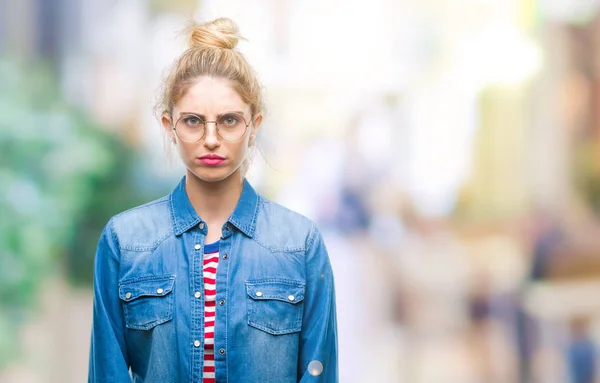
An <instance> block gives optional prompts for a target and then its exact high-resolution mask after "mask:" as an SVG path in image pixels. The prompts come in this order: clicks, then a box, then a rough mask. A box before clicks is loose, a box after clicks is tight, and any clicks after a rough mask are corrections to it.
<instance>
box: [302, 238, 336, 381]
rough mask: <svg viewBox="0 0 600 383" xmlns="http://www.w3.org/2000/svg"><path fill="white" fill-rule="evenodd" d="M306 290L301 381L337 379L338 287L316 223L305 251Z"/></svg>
mask: <svg viewBox="0 0 600 383" xmlns="http://www.w3.org/2000/svg"><path fill="white" fill-rule="evenodd" d="M305 259H306V291H305V295H304V316H303V320H302V331H301V334H300V337H301V339H300V357H299V360H298V363H299V364H298V377H299V382H300V383H309V382H320V383H336V382H338V365H337V363H338V358H337V320H336V307H335V288H334V282H333V272H332V269H331V263H330V261H329V255H328V254H327V249H326V248H325V244H324V242H323V237H322V235H321V233H320V232H319V230H318V229H317V228H316V227H315V226H313V229H312V232H311V234H310V236H309V239H308V250H307V253H306V258H305Z"/></svg>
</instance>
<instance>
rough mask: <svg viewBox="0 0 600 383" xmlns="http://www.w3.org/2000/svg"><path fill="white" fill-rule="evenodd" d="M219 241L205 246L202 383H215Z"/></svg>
mask: <svg viewBox="0 0 600 383" xmlns="http://www.w3.org/2000/svg"><path fill="white" fill-rule="evenodd" d="M218 264H219V241H217V242H215V243H211V244H209V245H205V246H204V263H203V266H202V273H203V277H204V371H203V372H202V383H215V306H216V296H217V290H216V278H217V266H218Z"/></svg>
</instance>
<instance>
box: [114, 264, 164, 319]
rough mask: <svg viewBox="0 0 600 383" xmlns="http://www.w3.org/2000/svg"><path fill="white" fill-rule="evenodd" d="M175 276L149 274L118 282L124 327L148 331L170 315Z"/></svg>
mask: <svg viewBox="0 0 600 383" xmlns="http://www.w3.org/2000/svg"><path fill="white" fill-rule="evenodd" d="M174 282H175V277H174V276H171V275H169V276H151V277H141V278H135V279H129V280H125V281H122V282H120V283H119V298H120V299H121V301H122V302H123V313H124V315H125V326H127V328H130V329H133V330H149V329H151V328H153V327H155V326H157V325H159V324H161V323H165V322H168V321H170V320H171V319H172V318H173V299H174V298H173V294H172V291H173V285H174Z"/></svg>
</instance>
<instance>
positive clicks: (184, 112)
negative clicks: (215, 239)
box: [162, 77, 262, 182]
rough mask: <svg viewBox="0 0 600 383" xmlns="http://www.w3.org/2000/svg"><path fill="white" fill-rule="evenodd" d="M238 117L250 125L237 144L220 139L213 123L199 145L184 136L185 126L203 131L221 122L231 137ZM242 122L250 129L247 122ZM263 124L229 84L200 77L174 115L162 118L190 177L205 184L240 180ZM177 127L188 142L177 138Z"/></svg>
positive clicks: (235, 141)
mask: <svg viewBox="0 0 600 383" xmlns="http://www.w3.org/2000/svg"><path fill="white" fill-rule="evenodd" d="M190 114H193V116H190ZM235 116H242V117H243V118H244V119H245V121H246V123H249V125H248V127H247V128H246V131H245V133H243V135H242V136H241V137H240V138H238V139H235V140H233V141H228V140H225V139H223V138H222V137H220V136H219V134H218V133H217V129H216V126H215V124H214V123H212V122H208V123H207V124H206V130H205V132H204V136H203V137H202V138H201V139H200V140H199V141H197V142H186V141H189V139H187V138H185V136H184V135H183V134H182V133H181V132H182V131H183V129H182V128H180V126H182V124H183V123H185V125H186V129H188V130H192V129H196V130H200V131H201V130H203V129H204V128H203V125H202V123H201V121H202V120H204V121H220V122H219V127H220V128H219V129H221V132H222V134H223V135H224V136H225V137H228V136H227V133H228V132H227V129H230V126H232V124H235V121H236V120H235ZM180 119H181V120H180ZM178 120H180V122H179V123H177V121H178ZM240 121H241V124H243V125H246V124H244V123H243V120H240ZM261 121H262V116H260V115H258V116H254V120H252V115H251V113H250V106H249V105H248V104H246V103H245V102H244V101H243V100H242V99H241V97H240V96H239V94H238V93H237V92H236V91H235V89H234V88H233V86H232V83H231V82H230V81H229V80H226V79H222V78H213V77H200V78H199V79H198V81H197V82H196V83H195V84H194V85H192V86H191V87H190V88H189V89H188V91H187V92H186V93H185V94H184V95H183V97H182V98H181V99H180V100H179V102H178V103H177V104H176V105H175V106H174V107H173V115H172V116H166V115H165V116H163V118H162V124H163V127H164V128H165V130H166V131H167V134H169V136H170V138H171V140H172V142H173V143H175V145H176V146H177V151H178V152H179V156H180V157H181V159H182V161H183V162H184V164H185V166H186V167H187V169H188V173H191V174H193V175H195V176H196V177H197V178H198V179H200V180H202V181H205V182H221V181H224V180H227V179H229V178H230V177H232V176H233V177H236V176H237V177H238V178H240V177H239V176H240V174H239V172H240V165H242V163H243V161H244V159H245V158H246V155H247V153H248V148H249V147H250V146H251V145H253V144H254V138H255V136H256V133H257V131H258V128H259V126H260V123H261ZM174 124H177V129H178V132H180V133H179V136H181V138H184V139H185V140H186V141H183V140H182V139H181V138H180V137H178V135H177V134H175V131H173V126H174ZM230 136H231V135H230ZM229 138H230V137H229Z"/></svg>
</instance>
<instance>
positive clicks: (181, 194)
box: [89, 177, 338, 383]
mask: <svg viewBox="0 0 600 383" xmlns="http://www.w3.org/2000/svg"><path fill="white" fill-rule="evenodd" d="M206 234H207V227H206V224H205V223H204V222H203V221H202V219H201V218H200V217H198V215H197V214H196V212H195V210H194V208H193V207H192V205H191V203H190V201H189V199H188V196H187V193H186V189H185V177H184V178H183V179H182V180H181V182H180V183H179V185H178V186H177V187H176V188H175V190H174V191H173V192H172V193H171V194H169V195H167V196H165V197H163V198H161V199H158V200H156V201H153V202H150V203H148V204H145V205H143V206H140V207H137V208H134V209H131V210H128V211H126V212H123V213H121V214H119V215H116V216H114V217H113V218H112V219H111V220H110V221H109V223H108V224H107V225H106V227H105V228H104V230H103V232H102V235H101V237H100V241H99V244H98V249H97V252H96V259H95V269H94V315H93V318H94V319H93V326H92V327H93V328H92V339H91V350H90V364H89V382H95V383H104V382H106V383H122V382H131V381H133V382H146V383H153V382H156V383H175V382H202V371H203V352H204V347H203V344H204V342H203V335H204V323H203V322H204V294H203V292H204V290H203V278H202V260H203V250H204V245H205V238H206ZM219 247H220V250H219V254H220V259H219V267H218V268H217V276H216V291H217V296H216V301H217V302H218V304H217V305H216V323H215V330H214V349H215V370H216V382H218V383H223V382H230V383H237V382H240V383H253V382H256V383H259V382H260V383H264V382H275V383H287V382H290V383H291V382H302V383H308V382H327V383H330V382H337V381H338V371H337V370H338V367H337V328H336V308H335V292H334V281H333V274H332V270H331V264H330V261H329V256H328V254H327V250H326V248H325V244H324V243H323V238H322V236H321V234H320V232H319V231H318V229H317V228H316V226H315V224H314V223H313V222H311V221H310V220H309V219H307V218H305V217H303V216H301V215H299V214H297V213H294V212H292V211H290V210H288V209H286V208H284V207H282V206H280V205H278V204H275V203H273V202H270V201H268V200H266V199H264V198H263V197H261V196H260V195H258V194H257V193H256V192H255V191H254V189H253V188H252V187H251V186H250V184H249V183H248V181H246V180H244V187H243V190H242V194H241V197H240V199H239V202H238V204H237V206H236V208H235V210H234V212H233V213H232V215H231V216H230V217H229V219H228V221H227V222H226V223H225V224H224V225H223V227H222V237H221V239H220V246H219ZM196 292H202V293H201V294H197V293H196ZM290 297H294V298H293V300H292V299H291V298H290ZM197 341H199V342H197ZM199 345H200V346H199Z"/></svg>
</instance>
